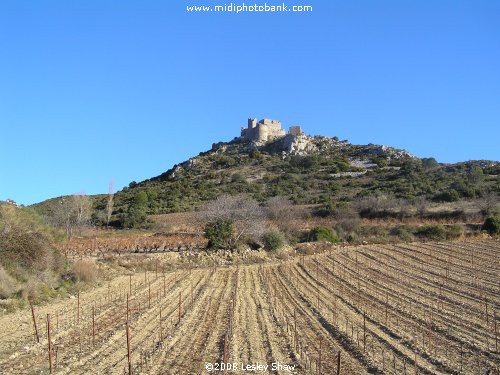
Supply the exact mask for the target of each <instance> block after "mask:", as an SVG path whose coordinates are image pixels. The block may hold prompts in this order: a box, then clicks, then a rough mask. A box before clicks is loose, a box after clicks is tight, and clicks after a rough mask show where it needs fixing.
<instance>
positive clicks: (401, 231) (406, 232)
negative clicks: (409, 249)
mask: <svg viewBox="0 0 500 375" xmlns="http://www.w3.org/2000/svg"><path fill="white" fill-rule="evenodd" d="M390 233H391V234H392V235H394V236H398V237H399V239H400V240H401V241H405V242H411V241H413V239H414V238H413V232H412V230H411V228H408V227H405V226H400V227H397V228H394V229H392V230H391V232H390Z"/></svg>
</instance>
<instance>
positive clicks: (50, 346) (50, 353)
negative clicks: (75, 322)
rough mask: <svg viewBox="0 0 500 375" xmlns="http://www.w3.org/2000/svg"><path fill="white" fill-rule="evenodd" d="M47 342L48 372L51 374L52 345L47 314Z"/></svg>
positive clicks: (48, 315)
mask: <svg viewBox="0 0 500 375" xmlns="http://www.w3.org/2000/svg"><path fill="white" fill-rule="evenodd" d="M47 341H48V347H49V372H50V373H51V374H52V343H51V342H50V314H47Z"/></svg>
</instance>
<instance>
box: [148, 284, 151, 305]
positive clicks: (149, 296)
mask: <svg viewBox="0 0 500 375" xmlns="http://www.w3.org/2000/svg"><path fill="white" fill-rule="evenodd" d="M150 308H151V281H150V282H149V289H148V309H150Z"/></svg>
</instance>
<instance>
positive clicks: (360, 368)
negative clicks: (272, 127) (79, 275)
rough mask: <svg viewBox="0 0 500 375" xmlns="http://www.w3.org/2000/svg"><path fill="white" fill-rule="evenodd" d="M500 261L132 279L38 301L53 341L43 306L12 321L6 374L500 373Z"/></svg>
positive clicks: (337, 258) (300, 263)
mask: <svg viewBox="0 0 500 375" xmlns="http://www.w3.org/2000/svg"><path fill="white" fill-rule="evenodd" d="M140 256H147V255H140ZM158 256H161V255H158ZM499 263H500V242H499V241H497V240H482V241H470V242H456V243H418V244H413V243H409V244H399V245H367V246H359V247H332V248H331V249H329V250H328V251H326V252H323V253H320V254H313V255H305V256H304V255H303V256H296V257H294V258H290V259H289V260H285V261H282V262H273V263H264V264H259V265H249V266H231V267H225V268H221V267H219V268H196V269H179V270H176V271H173V272H166V273H163V272H162V270H161V268H160V269H158V270H156V271H153V272H147V273H137V274H133V275H123V276H120V277H118V278H116V279H115V280H113V281H112V282H110V283H109V285H104V286H102V287H99V288H96V289H94V290H92V291H90V292H86V293H82V294H81V295H80V296H75V298H72V299H68V300H65V301H62V302H59V303H54V304H52V305H49V306H45V307H35V309H34V315H35V317H36V322H37V330H38V336H39V341H40V342H39V343H37V342H36V335H35V334H34V326H33V321H32V315H31V311H30V310H29V309H26V310H24V311H21V312H18V313H15V314H10V315H6V316H4V317H2V318H1V319H0V326H1V327H2V331H3V334H2V335H1V336H0V373H5V374H35V373H36V374H40V373H43V374H47V373H49V371H50V370H49V367H50V365H51V366H52V372H53V373H57V374H123V373H129V372H132V373H134V374H135V373H137V374H138V373H141V374H208V373H209V372H208V371H207V366H208V367H209V366H210V365H213V366H215V368H214V371H212V372H214V373H223V372H224V371H216V370H217V368H218V367H217V366H218V365H217V363H219V364H220V363H231V364H233V363H234V364H235V366H237V369H236V371H227V373H238V374H239V373H246V372H245V371H244V370H243V369H242V366H246V365H251V364H254V365H255V364H257V363H260V364H263V365H268V366H269V368H268V370H267V371H266V372H264V371H263V372H260V373H274V374H290V373H295V374H337V373H339V372H340V374H365V373H374V374H404V373H407V374H415V373H419V374H458V373H463V374H484V373H486V372H487V371H490V373H492V374H498V373H499V363H500V355H499V350H498V328H497V326H498V321H499V319H498V316H497V312H498V308H499V307H500V278H499V270H500V264H499ZM49 319H50V344H49V341H48V336H47V333H48V326H49V325H48V320H49ZM127 333H128V339H127ZM49 346H50V352H49V349H48V348H49ZM49 354H50V355H49ZM273 363H274V364H275V366H277V365H276V364H277V363H279V364H280V365H282V367H281V368H279V369H276V370H273V369H272V368H271V366H272V364H273ZM219 367H220V368H222V367H223V366H222V367H221V366H219ZM292 368H293V369H292ZM210 373H211V372H210Z"/></svg>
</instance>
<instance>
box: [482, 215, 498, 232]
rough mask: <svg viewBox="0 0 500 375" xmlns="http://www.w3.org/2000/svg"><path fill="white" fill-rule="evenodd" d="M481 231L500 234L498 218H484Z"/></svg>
mask: <svg viewBox="0 0 500 375" xmlns="http://www.w3.org/2000/svg"><path fill="white" fill-rule="evenodd" d="M483 230H485V231H487V232H488V233H489V234H491V235H493V234H500V216H490V217H488V218H486V220H485V221H484V224H483Z"/></svg>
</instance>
